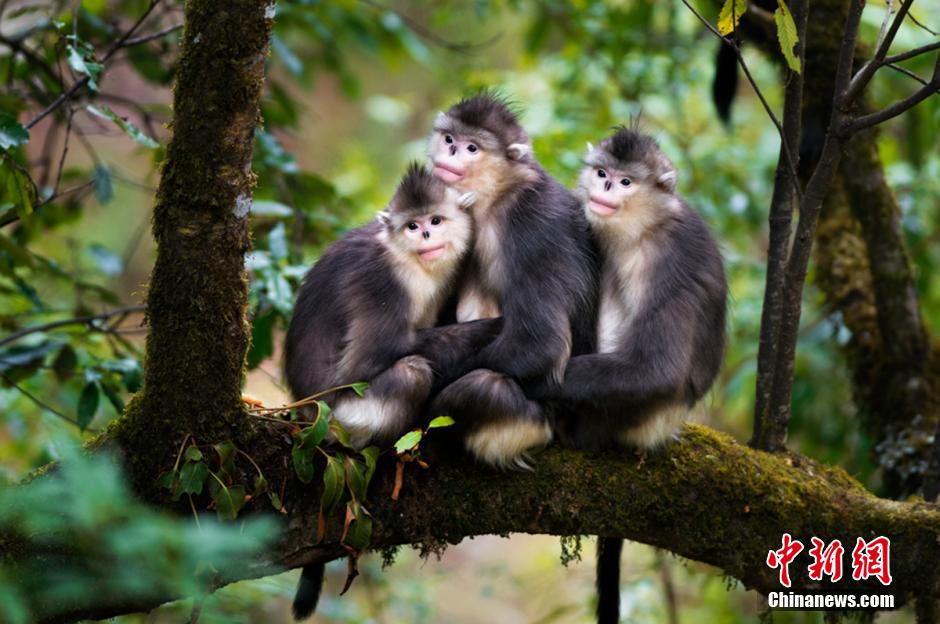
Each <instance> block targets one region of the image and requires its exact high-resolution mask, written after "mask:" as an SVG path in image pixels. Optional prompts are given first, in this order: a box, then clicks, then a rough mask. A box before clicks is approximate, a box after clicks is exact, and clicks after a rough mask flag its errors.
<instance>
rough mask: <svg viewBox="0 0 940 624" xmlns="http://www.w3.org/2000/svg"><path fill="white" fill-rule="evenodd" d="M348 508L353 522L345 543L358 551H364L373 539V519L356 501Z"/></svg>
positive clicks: (347, 531)
mask: <svg viewBox="0 0 940 624" xmlns="http://www.w3.org/2000/svg"><path fill="white" fill-rule="evenodd" d="M348 508H349V510H350V511H351V512H352V516H353V521H352V522H351V523H350V524H349V528H348V529H347V530H346V539H344V540H343V543H344V544H346V545H347V546H349V547H351V548H355V549H356V550H362V549H363V548H365V547H366V546H368V545H369V541H370V540H371V539H372V518H370V517H369V515H368V513H367V512H366V510H365V507H363V506H362V505H360V504H359V503H357V502H356V501H352V502H350V503H349V507H348Z"/></svg>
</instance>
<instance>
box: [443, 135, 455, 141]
mask: <svg viewBox="0 0 940 624" xmlns="http://www.w3.org/2000/svg"><path fill="white" fill-rule="evenodd" d="M444 142H445V143H453V142H454V137H452V136H450V135H449V134H445V135H444Z"/></svg>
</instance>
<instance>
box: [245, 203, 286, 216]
mask: <svg viewBox="0 0 940 624" xmlns="http://www.w3.org/2000/svg"><path fill="white" fill-rule="evenodd" d="M251 214H252V215H254V216H256V217H280V218H283V217H289V216H291V215H293V214H294V211H293V210H291V208H290V206H287V205H285V204H282V203H281V202H276V201H271V200H268V199H256V200H255V201H253V202H251Z"/></svg>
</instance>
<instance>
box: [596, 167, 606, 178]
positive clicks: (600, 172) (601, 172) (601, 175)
mask: <svg viewBox="0 0 940 624" xmlns="http://www.w3.org/2000/svg"><path fill="white" fill-rule="evenodd" d="M597 177H598V178H606V177H607V172H606V171H604V170H603V169H598V170H597Z"/></svg>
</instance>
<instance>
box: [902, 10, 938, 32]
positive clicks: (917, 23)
mask: <svg viewBox="0 0 940 624" xmlns="http://www.w3.org/2000/svg"><path fill="white" fill-rule="evenodd" d="M907 17H908V18H909V19H910V20H911V21H912V22H914V24H915V25H916V26H917V27H918V28H920V29H922V30H926V31H927V32H929V33H930V34H931V35H933V36H934V37H936V36H937V35H938V34H940V33H937V31H935V30H933V29H932V28H928V27H927V26H926V24H924V23H923V22H921V21H920V20H919V19H917V18H916V17H914V14H913V13H908V14H907Z"/></svg>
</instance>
